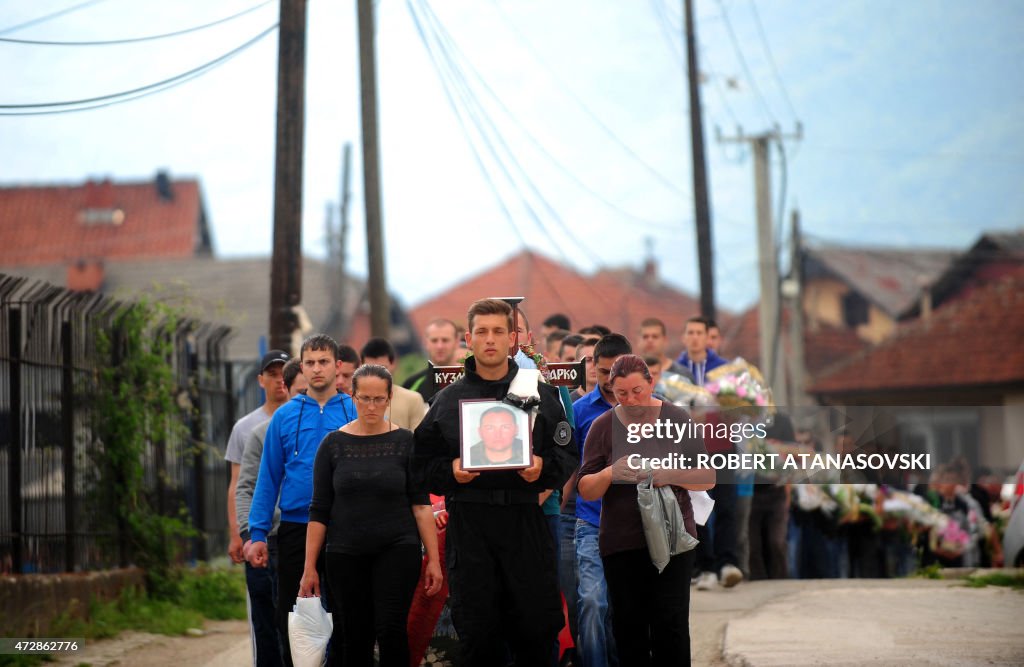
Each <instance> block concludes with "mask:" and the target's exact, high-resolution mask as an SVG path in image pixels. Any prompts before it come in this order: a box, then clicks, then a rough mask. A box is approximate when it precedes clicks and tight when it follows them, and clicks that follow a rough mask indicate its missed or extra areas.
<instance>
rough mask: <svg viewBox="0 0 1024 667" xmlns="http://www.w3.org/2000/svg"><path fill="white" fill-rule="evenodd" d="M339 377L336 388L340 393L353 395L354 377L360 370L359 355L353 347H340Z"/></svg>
mask: <svg viewBox="0 0 1024 667" xmlns="http://www.w3.org/2000/svg"><path fill="white" fill-rule="evenodd" d="M338 362H339V363H338V375H337V377H336V378H335V386H336V387H337V389H338V391H340V392H344V393H346V394H348V395H349V396H351V395H352V376H353V375H355V372H356V369H357V368H359V353H358V352H356V349H355V348H354V347H352V346H351V345H339V346H338Z"/></svg>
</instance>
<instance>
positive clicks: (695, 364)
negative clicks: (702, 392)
mask: <svg viewBox="0 0 1024 667" xmlns="http://www.w3.org/2000/svg"><path fill="white" fill-rule="evenodd" d="M676 363H677V364H679V365H680V366H682V367H683V368H687V369H689V370H690V372H691V373H693V381H694V383H695V384H697V385H699V386H703V385H704V384H706V383H707V374H708V373H710V372H711V371H713V370H715V369H716V368H718V367H719V366H724V365H725V364H727V363H729V362H728V361H726V360H725V359H723V358H722V357H720V356H718V355H717V354H715V351H714V350H712V349H711V348H710V347H709V348H708V356H707V357H705V359H704V361H692V360H691V359H690V355H688V354H687V353H686V350H683V353H682V354H680V355H679V358H678V359H676Z"/></svg>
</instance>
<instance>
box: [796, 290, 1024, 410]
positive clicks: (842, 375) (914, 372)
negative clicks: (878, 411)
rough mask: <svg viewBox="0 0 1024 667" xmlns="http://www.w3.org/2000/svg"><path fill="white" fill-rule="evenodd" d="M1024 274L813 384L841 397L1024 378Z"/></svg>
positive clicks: (906, 330)
mask: <svg viewBox="0 0 1024 667" xmlns="http://www.w3.org/2000/svg"><path fill="white" fill-rule="evenodd" d="M1022 341H1024V276H1020V275H1014V276H1009V277H1007V278H1006V279H1004V280H1000V281H998V282H994V283H991V284H989V285H986V286H984V287H981V288H979V289H977V290H976V291H974V292H973V293H971V294H970V295H969V296H967V297H966V298H964V299H961V300H957V301H953V302H951V303H949V304H947V305H945V306H943V307H942V308H939V309H938V310H936V311H935V312H934V313H933V314H932V316H931V317H930V320H929V321H925V320H923V319H921V320H915V321H913V322H908V323H906V324H904V325H902V326H901V327H900V328H899V329H897V331H896V334H895V335H894V336H893V337H892V338H889V339H887V340H886V341H884V342H882V343H881V344H880V345H878V346H877V347H874V348H872V349H870V350H867V351H865V352H863V353H861V354H857V355H854V356H853V357H852V358H851V359H850V360H849V361H848V362H847V363H844V364H843V365H841V366H840V367H838V368H835V369H832V370H831V371H830V372H828V373H826V374H824V375H822V377H820V378H819V379H818V381H817V382H816V383H815V384H814V385H813V386H812V387H811V388H810V389H809V391H810V392H811V393H816V394H838V393H852V392H861V391H877V390H882V389H899V390H906V389H916V388H939V387H959V388H965V387H969V386H979V385H999V384H1006V383H1024V345H1022V344H1021V343H1022Z"/></svg>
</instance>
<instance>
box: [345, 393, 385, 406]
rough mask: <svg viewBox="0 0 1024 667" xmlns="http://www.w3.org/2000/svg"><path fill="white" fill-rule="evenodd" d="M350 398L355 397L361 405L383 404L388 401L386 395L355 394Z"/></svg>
mask: <svg viewBox="0 0 1024 667" xmlns="http://www.w3.org/2000/svg"><path fill="white" fill-rule="evenodd" d="M352 398H354V399H356V400H357V401H359V402H360V403H362V404H363V405H384V404H385V403H387V402H388V397H387V396H360V395H359V394H356V395H355V396H353V397H352Z"/></svg>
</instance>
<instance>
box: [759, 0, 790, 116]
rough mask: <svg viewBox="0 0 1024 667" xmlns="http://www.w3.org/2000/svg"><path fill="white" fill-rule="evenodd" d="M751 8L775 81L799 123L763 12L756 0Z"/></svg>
mask: <svg viewBox="0 0 1024 667" xmlns="http://www.w3.org/2000/svg"><path fill="white" fill-rule="evenodd" d="M750 9H751V10H753V12H754V22H755V23H756V24H757V34H758V35H759V36H760V37H761V44H762V45H763V46H764V52H765V55H767V56H768V63H769V64H770V65H771V66H772V72H774V73H775V81H776V82H777V83H778V84H779V90H781V91H782V99H784V100H785V101H786V106H788V107H789V113H791V114H792V115H793V121H794V122H797V123H799V122H800V116H799V115H798V114H797V112H796V109H795V108H794V107H793V100H791V99H790V97H789V91H787V90H786V85H785V84H784V83H782V76H781V75H780V74H779V68H778V67H777V66H776V65H775V56H773V55H772V48H771V47H770V46H769V45H768V38H767V37H766V36H765V33H764V26H763V25H761V14H760V12H758V11H757V4H756V3H755V2H754V0H750Z"/></svg>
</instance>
